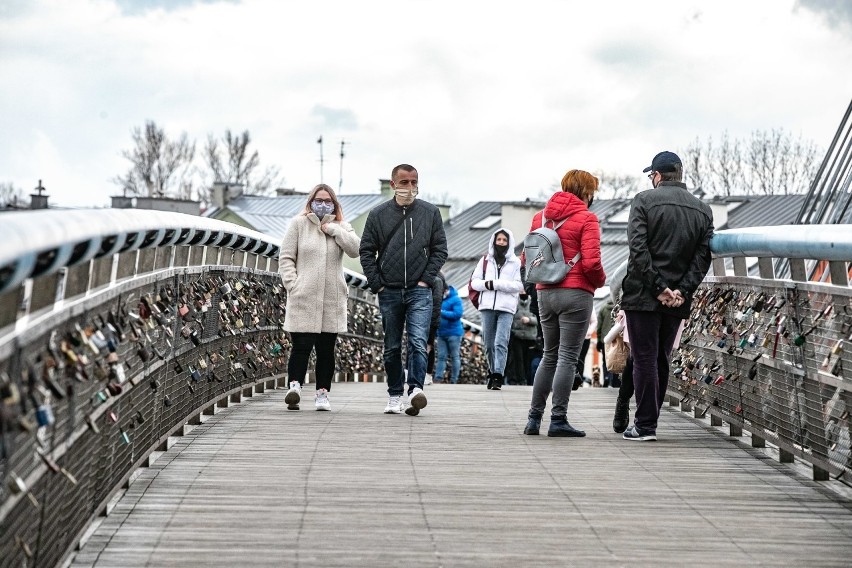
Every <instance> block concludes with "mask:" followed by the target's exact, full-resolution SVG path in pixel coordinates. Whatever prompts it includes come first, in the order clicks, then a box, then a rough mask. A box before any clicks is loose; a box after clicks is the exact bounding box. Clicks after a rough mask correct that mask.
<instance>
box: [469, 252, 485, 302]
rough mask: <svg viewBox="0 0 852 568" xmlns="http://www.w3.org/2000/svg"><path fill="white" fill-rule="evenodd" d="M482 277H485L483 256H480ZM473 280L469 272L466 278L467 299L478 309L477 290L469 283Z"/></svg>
mask: <svg viewBox="0 0 852 568" xmlns="http://www.w3.org/2000/svg"><path fill="white" fill-rule="evenodd" d="M482 279H483V280H484V279H485V257H484V256H483V257H482ZM472 282H473V273H471V274H470V278H468V279H467V299H468V300H470V303H471V304H473V307H474V308H476V309H477V310H478V309H479V294H480V292H479V290H474V289H473V286H472V285H471V283H472Z"/></svg>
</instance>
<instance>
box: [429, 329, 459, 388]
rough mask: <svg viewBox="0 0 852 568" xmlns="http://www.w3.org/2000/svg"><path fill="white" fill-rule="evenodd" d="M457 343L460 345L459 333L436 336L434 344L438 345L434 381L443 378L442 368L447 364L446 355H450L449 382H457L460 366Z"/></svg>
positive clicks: (437, 381) (439, 380)
mask: <svg viewBox="0 0 852 568" xmlns="http://www.w3.org/2000/svg"><path fill="white" fill-rule="evenodd" d="M459 345H461V336H460V335H451V336H449V337H440V336H438V337H437V341H436V346H437V347H438V362H437V363H436V364H435V382H436V383H439V382H441V381H442V380H443V379H444V369H445V368H446V366H447V357H450V361H451V362H452V366H451V367H450V382H451V383H453V384H456V383H457V382H459V369H460V368H461V357H459Z"/></svg>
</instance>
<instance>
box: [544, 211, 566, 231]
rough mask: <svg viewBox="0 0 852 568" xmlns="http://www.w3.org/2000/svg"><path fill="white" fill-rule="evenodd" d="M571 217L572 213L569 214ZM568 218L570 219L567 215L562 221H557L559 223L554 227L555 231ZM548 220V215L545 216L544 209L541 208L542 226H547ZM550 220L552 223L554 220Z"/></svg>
mask: <svg viewBox="0 0 852 568" xmlns="http://www.w3.org/2000/svg"><path fill="white" fill-rule="evenodd" d="M569 217H570V215H569ZM567 220H568V217H565V218H564V219H562V220H561V221H559V223H557V224H556V225H555V226H554V227H553V230H554V231H555V230H556V229H558V228H559V227H561V226H562V224H563V223H564V222H565V221H567ZM547 221H548V219H547V217H545V216H544V209H542V210H541V226H542V228H543V227H545V226H546V225H547ZM550 222H551V223H552V222H553V220H551V221H550Z"/></svg>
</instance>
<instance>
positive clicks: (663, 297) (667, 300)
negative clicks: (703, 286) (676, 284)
mask: <svg viewBox="0 0 852 568" xmlns="http://www.w3.org/2000/svg"><path fill="white" fill-rule="evenodd" d="M657 299H658V300H659V301H660V303H661V304H663V305H664V306H666V307H667V308H677V307H680V306H681V305H682V304H683V300H684V298H683V294H681V291H680V290H671V289H670V288H666V289H665V290H663V291H662V292H661V293H660V295H659V296H657Z"/></svg>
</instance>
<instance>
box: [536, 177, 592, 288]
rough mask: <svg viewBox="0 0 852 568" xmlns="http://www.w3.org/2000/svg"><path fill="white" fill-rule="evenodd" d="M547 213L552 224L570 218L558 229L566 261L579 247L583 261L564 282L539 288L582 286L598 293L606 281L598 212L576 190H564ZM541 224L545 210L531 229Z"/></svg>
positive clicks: (543, 285) (550, 224) (547, 208)
mask: <svg viewBox="0 0 852 568" xmlns="http://www.w3.org/2000/svg"><path fill="white" fill-rule="evenodd" d="M544 216H545V217H547V221H548V223H547V226H548V227H553V226H554V225H555V224H557V223H559V221H561V220H562V219H565V218H566V217H567V218H568V220H567V221H565V222H564V223H563V224H562V226H561V227H559V229H557V230H556V233H557V234H558V235H559V238H560V239H561V240H562V253H563V254H564V255H565V262H568V261H569V260H571V259H572V258H574V255H576V254H577V251H578V250H579V251H580V261H579V262H577V265H576V266H575V267H574V268H572V269H571V271H570V272H569V273H568V275H567V276H566V277H565V279H564V280H563V281H562V282H561V283H560V284H536V286H535V287H536V289H537V290H547V289H550V288H581V289H583V290H587V291H588V292H591V293H592V294H594V293H595V290H596V289H598V288H600V287H601V286H603V285H604V283H605V282H606V274H604V269H603V265H602V264H601V226H600V223H599V222H598V218H597V216H596V215H595V214H594V213H592V212H590V211H589V208H588V207H586V204H585V203H584V202H583V200H582V199H580V198H579V197H577V196H576V195H574V194H573V193H565V192H562V191H560V192H559V193H555V194H554V195H553V197H551V198H550V199H549V200H548V202H547V205H546V206H545V208H544ZM551 221H553V222H554V223H551ZM540 227H541V211H539V212H538V213H536V214H535V217H533V220H532V225H530V231H534V230H535V229H538V228H540Z"/></svg>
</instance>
